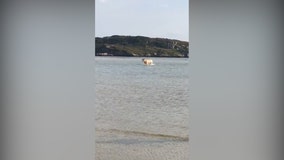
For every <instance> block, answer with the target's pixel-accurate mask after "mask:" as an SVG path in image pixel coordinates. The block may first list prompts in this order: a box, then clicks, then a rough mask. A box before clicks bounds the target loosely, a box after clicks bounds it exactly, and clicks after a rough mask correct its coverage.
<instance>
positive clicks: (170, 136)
mask: <svg viewBox="0 0 284 160" xmlns="http://www.w3.org/2000/svg"><path fill="white" fill-rule="evenodd" d="M103 131H106V132H112V133H113V132H116V133H120V134H126V135H134V136H143V137H151V138H161V139H170V140H178V141H188V140H189V138H188V137H183V136H177V135H167V134H159V133H147V132H141V131H129V130H119V129H108V130H103Z"/></svg>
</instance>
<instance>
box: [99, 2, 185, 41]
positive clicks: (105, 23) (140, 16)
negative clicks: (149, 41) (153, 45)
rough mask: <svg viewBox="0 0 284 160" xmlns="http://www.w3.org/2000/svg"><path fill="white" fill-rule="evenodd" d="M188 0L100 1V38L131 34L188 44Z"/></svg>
mask: <svg viewBox="0 0 284 160" xmlns="http://www.w3.org/2000/svg"><path fill="white" fill-rule="evenodd" d="M188 4H189V3H188V0H96V15H95V18H96V19H95V22H96V24H95V27H96V28H95V32H96V37H104V36H111V35H131V36H137V35H141V36H149V37H162V38H170V39H179V40H185V41H188V30H189V29H188V24H189V19H188V17H189V15H188V9H189V5H188Z"/></svg>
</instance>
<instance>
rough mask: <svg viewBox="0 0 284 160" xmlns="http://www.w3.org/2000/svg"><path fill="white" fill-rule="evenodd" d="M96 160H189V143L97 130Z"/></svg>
mask: <svg viewBox="0 0 284 160" xmlns="http://www.w3.org/2000/svg"><path fill="white" fill-rule="evenodd" d="M95 144H96V148H95V158H96V160H133V159H135V160H157V159H167V160H188V159H189V141H188V140H178V139H173V138H167V137H166V138H158V137H147V136H143V135H139V134H138V135H137V134H124V133H118V132H108V131H101V130H96V143H95Z"/></svg>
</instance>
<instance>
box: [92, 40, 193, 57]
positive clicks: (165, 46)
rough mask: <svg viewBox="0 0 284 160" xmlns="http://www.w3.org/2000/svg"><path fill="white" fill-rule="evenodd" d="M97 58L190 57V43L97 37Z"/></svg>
mask: <svg viewBox="0 0 284 160" xmlns="http://www.w3.org/2000/svg"><path fill="white" fill-rule="evenodd" d="M95 41H96V56H134V57H147V56H149V57H188V46H189V43H188V42H185V41H180V40H174V39H165V38H149V37H143V36H118V35H114V36H110V37H103V38H99V37H96V40H95Z"/></svg>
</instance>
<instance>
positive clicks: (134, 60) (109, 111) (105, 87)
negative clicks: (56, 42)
mask: <svg viewBox="0 0 284 160" xmlns="http://www.w3.org/2000/svg"><path fill="white" fill-rule="evenodd" d="M151 59H152V60H153V62H154V65H151V66H146V65H144V64H143V63H142V58H141V57H99V56H97V57H95V108H96V113H95V125H96V126H95V129H96V130H97V131H103V132H104V133H112V136H113V137H112V138H115V135H116V134H115V133H119V134H124V135H125V136H127V135H135V134H136V135H139V136H140V137H141V136H142V137H143V136H144V137H176V138H181V139H187V138H188V135H189V113H190V111H189V82H188V81H189V74H188V73H189V72H188V68H189V67H188V64H189V59H188V58H159V57H155V58H153V57H151ZM103 137H104V135H101V134H100V138H99V139H101V138H103Z"/></svg>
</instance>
